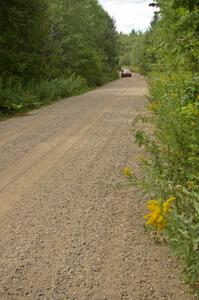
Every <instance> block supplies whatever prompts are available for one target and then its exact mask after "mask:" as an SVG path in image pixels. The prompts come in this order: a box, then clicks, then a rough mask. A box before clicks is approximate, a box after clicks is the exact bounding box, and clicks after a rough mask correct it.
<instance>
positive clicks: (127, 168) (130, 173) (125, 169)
mask: <svg viewBox="0 0 199 300" xmlns="http://www.w3.org/2000/svg"><path fill="white" fill-rule="evenodd" d="M124 175H125V176H126V177H132V176H133V171H132V170H131V169H130V168H129V167H126V168H124Z"/></svg>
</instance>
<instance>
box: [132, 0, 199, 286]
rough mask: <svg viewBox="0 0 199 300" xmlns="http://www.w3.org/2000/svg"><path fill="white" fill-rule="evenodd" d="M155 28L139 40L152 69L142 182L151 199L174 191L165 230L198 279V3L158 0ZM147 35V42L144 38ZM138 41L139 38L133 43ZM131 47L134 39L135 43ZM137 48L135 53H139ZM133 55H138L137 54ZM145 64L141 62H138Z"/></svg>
mask: <svg viewBox="0 0 199 300" xmlns="http://www.w3.org/2000/svg"><path fill="white" fill-rule="evenodd" d="M154 4H155V5H156V6H158V7H159V12H158V13H156V15H155V18H154V20H153V22H152V23H151V29H150V31H149V32H147V33H145V34H144V36H143V37H142V40H140V41H139V42H138V46H135V48H136V49H139V47H140V48H143V49H142V50H141V51H138V52H139V53H145V55H144V56H143V55H142V54H139V55H140V56H138V57H142V58H143V60H142V62H141V60H140V61H139V60H137V62H138V65H139V66H140V67H141V65H142V63H143V64H144V65H145V66H144V70H146V71H147V72H148V75H149V83H150V93H149V105H148V107H149V109H150V111H151V114H150V116H149V117H148V118H146V117H145V118H143V119H142V120H144V122H146V121H148V122H150V123H151V122H152V124H153V134H151V133H148V132H142V131H137V133H136V140H137V142H138V144H139V145H140V146H143V147H144V149H145V151H146V153H147V154H146V155H147V158H146V159H144V160H142V161H141V163H140V165H141V170H142V176H141V177H140V180H139V185H140V186H141V187H142V189H143V191H144V192H145V193H146V194H147V195H148V197H151V198H153V199H167V198H169V197H170V196H174V197H175V201H174V208H173V210H172V212H171V214H170V216H169V218H168V222H167V227H166V230H165V234H166V236H167V237H168V241H169V243H170V245H171V247H172V249H173V251H174V252H175V253H176V255H177V257H178V258H179V259H181V261H182V263H183V266H184V269H185V271H186V275H187V279H188V281H189V282H190V283H191V284H192V285H193V286H194V287H198V283H199V238H198V237H199V73H198V70H199V65H198V61H199V60H198V58H199V57H198V54H199V39H198V33H199V18H198V16H199V6H198V1H187V0H179V1H178V0H169V1H166V0H157V1H155V3H154ZM143 41H144V42H143ZM135 45H136V43H135ZM132 49H133V45H132ZM135 57H136V56H135V54H133V56H132V62H133V59H135ZM134 61H135V60H134ZM140 69H141V70H143V68H140Z"/></svg>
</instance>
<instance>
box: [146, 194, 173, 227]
mask: <svg viewBox="0 0 199 300" xmlns="http://www.w3.org/2000/svg"><path fill="white" fill-rule="evenodd" d="M174 200H175V198H174V197H170V198H169V199H167V200H166V201H165V202H163V203H162V204H161V202H160V201H159V200H150V201H148V204H147V208H148V209H149V210H150V211H151V212H150V213H148V214H147V215H146V216H144V219H148V221H147V223H146V224H147V225H153V226H155V227H156V228H157V230H159V231H160V230H163V229H164V228H165V225H166V219H167V214H168V213H169V212H170V211H171V206H172V203H173V201H174Z"/></svg>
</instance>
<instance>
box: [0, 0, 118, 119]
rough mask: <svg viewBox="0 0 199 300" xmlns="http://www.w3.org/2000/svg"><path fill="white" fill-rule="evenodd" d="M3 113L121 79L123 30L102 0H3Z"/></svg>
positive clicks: (0, 110) (0, 7)
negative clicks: (120, 38) (120, 31)
mask: <svg viewBox="0 0 199 300" xmlns="http://www.w3.org/2000/svg"><path fill="white" fill-rule="evenodd" d="M0 44H1V46H0V53H1V60H0V114H1V115H5V114H8V113H9V114H10V113H13V112H17V111H21V110H29V109H31V108H35V107H39V106H41V105H43V104H47V103H50V102H52V101H53V100H56V99H59V98H61V97H66V96H70V95H75V94H80V93H82V92H84V91H86V90H88V89H90V88H93V87H95V86H99V85H102V84H103V83H105V82H107V81H110V80H113V79H114V78H116V76H117V73H116V70H117V68H118V62H117V55H116V51H117V33H116V29H115V24H114V21H113V20H112V18H111V17H110V16H109V15H108V13H107V12H105V11H104V9H103V8H102V6H101V5H99V3H98V1H97V0H84V1H77V0H73V1H71V0H55V1H49V0H30V1H27V0H2V1H1V2H0Z"/></svg>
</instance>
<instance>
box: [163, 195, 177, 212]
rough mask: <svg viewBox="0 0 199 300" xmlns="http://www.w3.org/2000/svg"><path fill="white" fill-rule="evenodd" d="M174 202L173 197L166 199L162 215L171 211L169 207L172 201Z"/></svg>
mask: <svg viewBox="0 0 199 300" xmlns="http://www.w3.org/2000/svg"><path fill="white" fill-rule="evenodd" d="M174 200H175V197H170V198H169V199H167V200H166V201H165V202H164V203H163V204H162V206H163V213H168V212H170V211H171V205H172V203H173V201H174Z"/></svg>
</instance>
